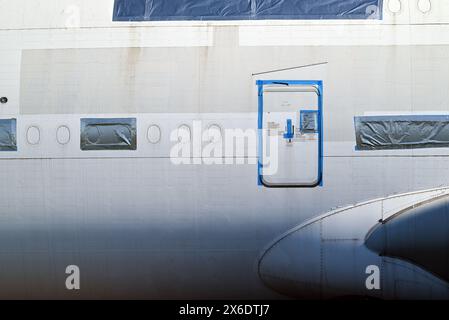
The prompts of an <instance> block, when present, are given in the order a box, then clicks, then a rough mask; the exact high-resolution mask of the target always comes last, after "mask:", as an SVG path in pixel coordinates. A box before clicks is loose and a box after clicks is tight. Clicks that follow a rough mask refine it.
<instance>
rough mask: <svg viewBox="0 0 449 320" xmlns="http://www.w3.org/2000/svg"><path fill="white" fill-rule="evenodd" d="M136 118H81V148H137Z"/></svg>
mask: <svg viewBox="0 0 449 320" xmlns="http://www.w3.org/2000/svg"><path fill="white" fill-rule="evenodd" d="M136 149H137V128H136V119H135V118H127V119H81V150H85V151H89V150H136Z"/></svg>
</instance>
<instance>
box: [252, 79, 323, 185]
mask: <svg viewBox="0 0 449 320" xmlns="http://www.w3.org/2000/svg"><path fill="white" fill-rule="evenodd" d="M257 86H258V95H259V117H258V128H259V148H258V153H259V156H258V158H259V161H258V163H259V164H258V179H259V183H260V184H261V185H263V186H265V187H268V188H315V187H318V186H321V185H322V182H323V84H322V82H321V81H300V80H270V81H267V80H263V81H262V80H260V81H257Z"/></svg>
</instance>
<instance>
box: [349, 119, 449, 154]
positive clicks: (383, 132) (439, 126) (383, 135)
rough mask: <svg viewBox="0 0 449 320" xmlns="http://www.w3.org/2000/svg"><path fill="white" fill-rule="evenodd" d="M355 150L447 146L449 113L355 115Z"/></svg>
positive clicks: (448, 141) (448, 140)
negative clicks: (435, 114)
mask: <svg viewBox="0 0 449 320" xmlns="http://www.w3.org/2000/svg"><path fill="white" fill-rule="evenodd" d="M355 131H356V142H357V147H356V148H357V150H385V149H415V148H443V147H444V148H448V147H449V115H440V116H438V115H437V116H432V115H421V116H420V115H412V116H369V117H356V118H355Z"/></svg>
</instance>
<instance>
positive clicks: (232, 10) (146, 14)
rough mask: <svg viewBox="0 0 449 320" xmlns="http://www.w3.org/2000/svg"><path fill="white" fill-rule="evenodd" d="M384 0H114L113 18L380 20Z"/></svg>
mask: <svg viewBox="0 0 449 320" xmlns="http://www.w3.org/2000/svg"><path fill="white" fill-rule="evenodd" d="M382 5H383V0H115V5H114V21H169V20H263V19H293V20H308V19H319V20H322V19H381V18H382Z"/></svg>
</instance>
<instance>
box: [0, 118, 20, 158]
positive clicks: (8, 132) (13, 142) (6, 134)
mask: <svg viewBox="0 0 449 320" xmlns="http://www.w3.org/2000/svg"><path fill="white" fill-rule="evenodd" d="M16 126H17V124H16V119H0V151H17V138H16V137H17V133H16Z"/></svg>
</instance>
